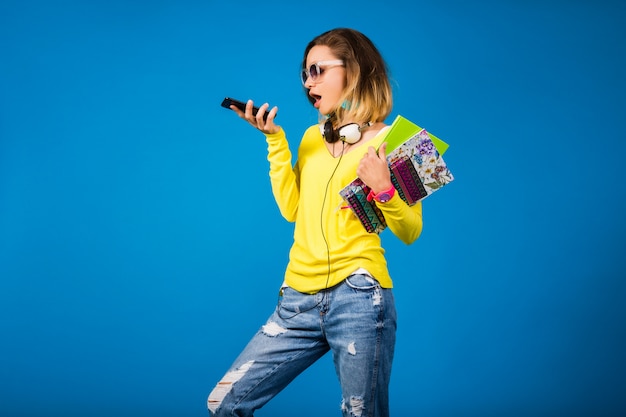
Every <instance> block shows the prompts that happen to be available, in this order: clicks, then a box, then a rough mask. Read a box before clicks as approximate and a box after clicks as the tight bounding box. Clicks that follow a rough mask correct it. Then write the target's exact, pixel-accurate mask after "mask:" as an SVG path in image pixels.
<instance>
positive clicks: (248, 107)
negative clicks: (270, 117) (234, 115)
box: [245, 100, 254, 121]
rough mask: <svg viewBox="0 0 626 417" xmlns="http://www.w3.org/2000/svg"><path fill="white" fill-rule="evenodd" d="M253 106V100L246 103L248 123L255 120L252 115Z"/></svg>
mask: <svg viewBox="0 0 626 417" xmlns="http://www.w3.org/2000/svg"><path fill="white" fill-rule="evenodd" d="M253 106H254V102H253V101H252V100H248V102H247V103H246V112H245V117H246V119H247V120H248V121H250V120H252V119H254V116H253V115H252V107H253Z"/></svg>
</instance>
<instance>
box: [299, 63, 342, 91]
mask: <svg viewBox="0 0 626 417" xmlns="http://www.w3.org/2000/svg"><path fill="white" fill-rule="evenodd" d="M345 65H346V64H345V62H343V59H329V60H326V61H317V62H314V63H312V64H311V65H309V68H308V69H306V68H303V69H302V71H301V72H300V81H302V85H306V82H307V81H308V80H309V78H310V79H312V80H313V81H315V80H317V79H318V78H319V77H320V75H322V73H323V72H324V71H325V70H327V69H331V68H333V67H343V66H345ZM313 67H315V69H316V71H317V75H316V76H315V77H313V76H311V68H313ZM322 67H323V68H322ZM305 76H306V78H305Z"/></svg>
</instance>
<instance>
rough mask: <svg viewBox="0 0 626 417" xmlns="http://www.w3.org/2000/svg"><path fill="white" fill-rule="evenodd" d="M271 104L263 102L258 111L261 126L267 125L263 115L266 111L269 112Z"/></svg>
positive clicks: (257, 119)
mask: <svg viewBox="0 0 626 417" xmlns="http://www.w3.org/2000/svg"><path fill="white" fill-rule="evenodd" d="M269 106H270V105H269V104H268V103H265V104H263V105H262V106H261V107H259V111H257V113H256V121H257V123H258V124H259V125H260V126H263V125H265V120H263V116H264V115H265V112H267V108H268V107H269Z"/></svg>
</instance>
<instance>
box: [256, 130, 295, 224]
mask: <svg viewBox="0 0 626 417" xmlns="http://www.w3.org/2000/svg"><path fill="white" fill-rule="evenodd" d="M265 138H266V141H267V159H268V161H269V162H270V182H271V184H272V193H273V194H274V199H275V200H276V204H278V208H279V210H280V213H281V214H282V215H283V217H284V218H285V219H286V220H287V221H290V222H293V221H295V220H296V214H297V212H298V200H299V198H300V184H299V177H298V164H296V166H295V167H292V166H291V151H290V150H289V145H288V143H287V137H286V136H285V132H284V131H283V130H282V129H280V130H279V131H278V132H277V133H274V134H266V135H265Z"/></svg>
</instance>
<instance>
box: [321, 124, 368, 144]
mask: <svg viewBox="0 0 626 417" xmlns="http://www.w3.org/2000/svg"><path fill="white" fill-rule="evenodd" d="M371 125H372V122H367V123H365V124H363V125H360V126H359V124H358V123H348V124H347V125H343V126H341V127H340V128H339V129H336V130H335V129H333V123H332V121H331V120H330V119H328V120H326V122H325V123H324V124H323V125H322V124H321V125H320V132H321V133H322V136H324V139H326V142H328V143H335V142H337V141H339V140H340V141H342V142H344V143H347V144H349V145H353V144H355V143H357V142H358V141H360V140H361V131H362V130H363V129H365V128H367V127H370V126H371Z"/></svg>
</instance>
